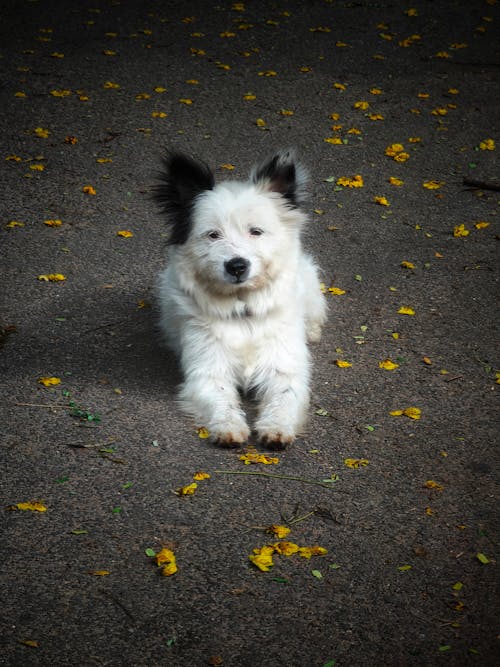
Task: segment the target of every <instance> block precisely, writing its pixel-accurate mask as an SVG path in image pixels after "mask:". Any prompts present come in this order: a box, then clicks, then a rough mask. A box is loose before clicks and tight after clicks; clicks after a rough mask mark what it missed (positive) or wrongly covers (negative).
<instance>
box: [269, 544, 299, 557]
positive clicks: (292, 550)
mask: <svg viewBox="0 0 500 667" xmlns="http://www.w3.org/2000/svg"><path fill="white" fill-rule="evenodd" d="M272 546H273V548H274V550H275V551H276V553H277V554H280V555H281V556H291V555H292V554H296V553H297V552H298V550H299V545H298V544H294V543H293V542H275V543H274V544H273V545H272Z"/></svg>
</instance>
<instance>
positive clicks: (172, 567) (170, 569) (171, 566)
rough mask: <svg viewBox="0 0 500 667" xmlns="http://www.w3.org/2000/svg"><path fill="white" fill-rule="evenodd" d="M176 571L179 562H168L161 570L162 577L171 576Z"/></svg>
mask: <svg viewBox="0 0 500 667" xmlns="http://www.w3.org/2000/svg"><path fill="white" fill-rule="evenodd" d="M176 572H177V563H176V562H175V561H173V562H172V563H168V564H167V565H164V566H163V567H162V570H161V574H162V577H171V576H172V575H173V574H175V573H176Z"/></svg>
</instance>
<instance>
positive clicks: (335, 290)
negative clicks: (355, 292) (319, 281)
mask: <svg viewBox="0 0 500 667" xmlns="http://www.w3.org/2000/svg"><path fill="white" fill-rule="evenodd" d="M328 291H329V292H330V294H335V296H341V295H342V294H345V290H343V289H340V287H329V288H328Z"/></svg>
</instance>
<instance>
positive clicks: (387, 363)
mask: <svg viewBox="0 0 500 667" xmlns="http://www.w3.org/2000/svg"><path fill="white" fill-rule="evenodd" d="M378 366H379V368H383V369H384V370H385V371H393V370H395V369H396V368H399V364H395V363H394V362H393V361H391V360H390V359H384V360H383V361H381V362H379V365H378Z"/></svg>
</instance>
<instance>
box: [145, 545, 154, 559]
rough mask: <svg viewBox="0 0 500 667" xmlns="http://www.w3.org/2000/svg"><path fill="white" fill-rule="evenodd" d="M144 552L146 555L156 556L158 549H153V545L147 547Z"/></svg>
mask: <svg viewBox="0 0 500 667" xmlns="http://www.w3.org/2000/svg"><path fill="white" fill-rule="evenodd" d="M144 553H145V554H146V556H149V557H150V558H154V557H155V556H156V551H155V550H154V549H151V547H148V548H147V549H145V550H144Z"/></svg>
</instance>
